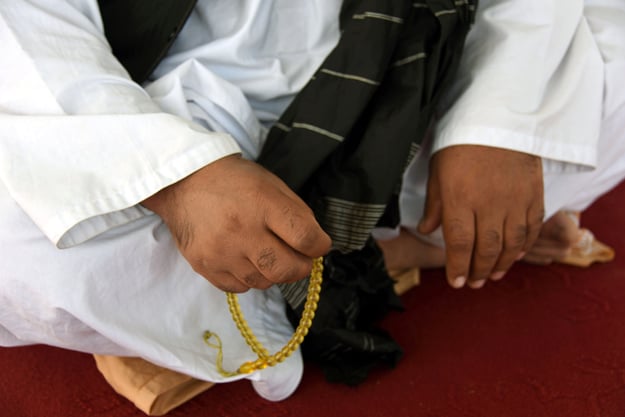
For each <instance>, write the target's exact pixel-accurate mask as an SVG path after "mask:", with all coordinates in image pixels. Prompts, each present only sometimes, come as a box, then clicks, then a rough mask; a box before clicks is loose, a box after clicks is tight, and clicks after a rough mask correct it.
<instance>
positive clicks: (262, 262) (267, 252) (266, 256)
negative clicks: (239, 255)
mask: <svg viewBox="0 0 625 417" xmlns="http://www.w3.org/2000/svg"><path fill="white" fill-rule="evenodd" d="M277 261H278V257H277V256H276V252H275V250H274V249H273V248H263V249H261V251H260V252H259V253H258V258H257V259H256V265H258V269H259V270H260V271H262V272H267V273H270V272H272V271H273V269H274V268H275V266H276V262H277Z"/></svg>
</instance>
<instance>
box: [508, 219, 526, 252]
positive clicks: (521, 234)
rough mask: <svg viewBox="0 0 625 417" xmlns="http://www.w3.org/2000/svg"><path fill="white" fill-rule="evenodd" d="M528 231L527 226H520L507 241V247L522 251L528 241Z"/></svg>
mask: <svg viewBox="0 0 625 417" xmlns="http://www.w3.org/2000/svg"><path fill="white" fill-rule="evenodd" d="M527 235H528V229H527V226H526V225H518V226H516V227H515V228H514V231H513V232H512V233H511V234H510V236H509V238H508V239H507V242H506V246H507V247H508V248H511V249H520V248H522V247H523V246H524V245H525V241H526V240H527Z"/></svg>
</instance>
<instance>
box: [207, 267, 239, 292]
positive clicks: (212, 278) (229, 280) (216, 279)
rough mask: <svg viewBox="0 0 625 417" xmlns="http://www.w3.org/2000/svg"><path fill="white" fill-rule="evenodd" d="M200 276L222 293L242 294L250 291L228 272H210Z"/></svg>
mask: <svg viewBox="0 0 625 417" xmlns="http://www.w3.org/2000/svg"><path fill="white" fill-rule="evenodd" d="M202 276H204V278H206V279H207V280H208V281H209V282H210V283H211V284H213V285H214V286H215V287H217V288H219V289H220V290H222V291H226V292H233V293H243V292H246V291H247V290H249V289H250V287H249V286H248V285H245V284H243V283H242V282H241V281H239V280H238V279H237V278H236V277H235V276H234V275H232V274H231V273H229V272H211V273H207V274H202Z"/></svg>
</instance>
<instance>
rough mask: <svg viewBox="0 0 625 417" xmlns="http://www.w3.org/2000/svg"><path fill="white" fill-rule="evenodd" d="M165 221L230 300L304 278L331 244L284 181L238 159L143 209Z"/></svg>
mask: <svg viewBox="0 0 625 417" xmlns="http://www.w3.org/2000/svg"><path fill="white" fill-rule="evenodd" d="M143 205H144V206H145V207H147V208H148V209H150V210H152V211H154V212H155V213H157V214H158V215H160V216H161V218H162V219H163V220H164V221H165V223H166V224H167V226H168V227H169V229H170V230H171V232H172V235H173V237H174V239H175V241H176V243H177V245H178V248H179V250H180V252H181V253H182V255H183V256H184V257H185V258H186V259H187V261H188V262H189V264H190V265H191V266H192V267H193V269H194V270H195V271H196V272H197V273H199V274H200V275H202V276H203V277H205V278H206V279H207V280H208V281H210V282H211V283H213V284H214V285H215V286H216V287H218V288H220V289H222V290H224V291H229V292H244V291H247V290H248V289H249V288H260V289H266V288H268V287H270V286H271V285H273V284H276V283H281V282H293V281H297V280H299V279H302V278H305V277H306V276H307V275H308V274H309V273H310V270H311V268H312V258H315V257H318V256H322V255H324V254H326V253H327V252H328V251H329V250H330V245H331V240H330V237H329V236H328V235H327V234H326V233H325V232H324V231H323V230H322V229H321V227H320V226H319V224H318V223H317V221H316V220H315V217H314V215H313V213H312V211H311V210H310V208H309V207H308V206H307V205H306V204H305V203H304V202H303V201H302V200H301V199H300V198H299V197H298V196H297V195H296V194H295V193H294V192H293V191H291V190H290V189H289V188H288V186H287V185H286V184H284V182H282V181H281V180H280V179H279V178H278V177H276V176H275V175H273V174H272V173H270V172H269V171H267V170H265V169H264V168H263V167H261V166H260V165H258V164H256V163H254V162H251V161H247V160H245V159H243V158H241V157H240V156H238V155H233V156H228V157H225V158H223V159H220V160H218V161H215V162H213V163H211V164H209V165H207V166H206V167H204V168H202V169H200V170H199V171H197V172H195V173H193V174H192V175H190V176H189V177H187V178H185V179H183V180H181V181H179V182H177V183H175V184H173V185H171V186H169V187H167V188H165V189H163V190H161V191H159V192H158V193H157V194H155V195H154V196H152V197H150V198H148V199H147V200H145V201H144V202H143Z"/></svg>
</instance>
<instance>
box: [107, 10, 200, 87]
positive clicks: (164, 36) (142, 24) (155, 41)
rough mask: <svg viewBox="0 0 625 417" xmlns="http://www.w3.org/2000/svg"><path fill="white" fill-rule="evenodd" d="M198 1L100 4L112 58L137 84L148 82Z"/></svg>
mask: <svg viewBox="0 0 625 417" xmlns="http://www.w3.org/2000/svg"><path fill="white" fill-rule="evenodd" d="M196 2H197V0H99V1H98V3H99V5H100V12H101V14H102V20H103V22H104V32H105V34H106V38H107V39H108V41H109V43H110V45H111V47H112V49H113V54H114V55H115V57H116V58H117V59H118V60H119V61H120V62H121V64H122V65H123V66H124V67H125V68H126V70H127V71H128V73H129V74H130V76H131V77H132V79H133V80H134V81H136V82H138V83H142V82H143V81H145V80H147V78H148V77H149V76H150V74H151V73H152V71H154V68H156V66H157V65H158V63H159V62H160V61H161V59H163V57H164V56H165V54H166V53H167V51H168V49H169V47H170V46H171V45H172V44H173V42H174V39H175V38H176V36H177V35H178V33H179V32H180V30H181V29H182V27H183V26H184V23H185V22H186V20H187V18H188V17H189V14H190V13H191V10H193V7H194V6H195V3H196Z"/></svg>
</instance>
